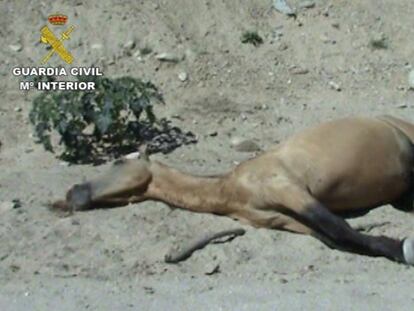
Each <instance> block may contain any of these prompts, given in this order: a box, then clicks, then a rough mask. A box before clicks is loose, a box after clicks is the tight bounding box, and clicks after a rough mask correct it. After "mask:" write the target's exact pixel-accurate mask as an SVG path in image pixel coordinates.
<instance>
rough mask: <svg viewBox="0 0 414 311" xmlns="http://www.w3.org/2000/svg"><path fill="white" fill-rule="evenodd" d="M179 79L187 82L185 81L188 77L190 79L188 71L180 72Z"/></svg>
mask: <svg viewBox="0 0 414 311" xmlns="http://www.w3.org/2000/svg"><path fill="white" fill-rule="evenodd" d="M178 79H179V80H180V81H181V82H185V81H187V79H188V74H187V73H186V72H184V71H183V72H180V73H179V74H178Z"/></svg>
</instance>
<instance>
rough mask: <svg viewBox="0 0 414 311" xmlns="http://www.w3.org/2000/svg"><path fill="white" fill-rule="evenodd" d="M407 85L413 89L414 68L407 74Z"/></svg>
mask: <svg viewBox="0 0 414 311" xmlns="http://www.w3.org/2000/svg"><path fill="white" fill-rule="evenodd" d="M408 85H409V87H410V89H412V90H414V70H411V71H410V73H409V74H408Z"/></svg>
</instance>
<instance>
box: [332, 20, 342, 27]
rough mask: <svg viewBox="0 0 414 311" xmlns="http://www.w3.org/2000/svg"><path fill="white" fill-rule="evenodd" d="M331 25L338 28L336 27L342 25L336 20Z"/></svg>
mask: <svg viewBox="0 0 414 311" xmlns="http://www.w3.org/2000/svg"><path fill="white" fill-rule="evenodd" d="M331 25H332V27H333V28H336V29H339V27H340V24H339V22H336V21H335V22H332V23H331Z"/></svg>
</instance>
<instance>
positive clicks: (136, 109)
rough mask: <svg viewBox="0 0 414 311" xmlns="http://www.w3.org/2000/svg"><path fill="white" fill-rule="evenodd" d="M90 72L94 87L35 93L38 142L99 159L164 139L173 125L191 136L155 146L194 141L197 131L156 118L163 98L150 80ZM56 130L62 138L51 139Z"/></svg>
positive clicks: (86, 159)
mask: <svg viewBox="0 0 414 311" xmlns="http://www.w3.org/2000/svg"><path fill="white" fill-rule="evenodd" d="M87 78H88V81H94V82H95V90H93V91H59V92H42V93H41V94H40V95H38V96H37V97H36V98H35V99H34V101H33V107H32V110H31V111H30V121H31V123H32V124H33V125H34V128H35V135H36V138H37V139H38V141H37V142H39V143H42V144H43V146H44V147H45V149H46V150H48V151H51V152H55V149H56V147H57V144H58V145H63V152H62V153H61V154H60V155H59V157H60V158H62V159H64V160H66V161H69V162H72V163H91V162H95V163H96V162H100V161H103V160H106V159H111V158H114V157H117V156H119V155H121V154H124V153H127V152H131V151H135V150H136V149H137V146H138V145H139V144H141V143H142V142H144V141H148V140H149V141H151V140H152V139H156V140H157V139H158V140H159V136H160V135H161V134H163V133H164V136H165V135H167V136H168V135H169V134H168V133H170V132H171V130H175V132H174V133H175V134H176V136H180V135H181V136H184V137H187V138H188V139H184V138H182V139H181V140H180V141H178V142H176V141H174V140H173V139H170V140H171V143H170V145H168V146H165V144H164V147H162V146H161V147H160V143H158V145H159V146H158V147H159V148H158V149H160V150H154V151H163V152H166V151H171V150H170V149H171V148H174V147H177V146H178V145H179V144H181V143H189V142H194V140H195V137H194V135H192V133H186V134H183V133H182V132H181V130H179V129H178V128H173V127H171V126H170V125H169V122H168V121H167V120H164V119H163V120H157V119H156V117H155V115H154V113H153V103H154V102H155V103H164V100H163V96H162V95H161V93H160V92H159V91H158V89H157V87H156V86H155V85H154V84H152V83H151V82H144V81H142V80H140V79H135V78H132V77H121V78H118V79H109V78H105V77H94V78H91V77H87ZM80 81H82V79H80ZM177 129H178V130H177ZM53 132H56V133H57V134H58V135H59V137H60V141H59V142H58V143H53V141H54V140H53V139H51V135H52V133H53ZM165 133H167V134H165ZM177 133H178V134H177ZM175 140H177V139H175ZM174 142H175V145H174ZM171 144H172V145H171ZM161 145H162V144H161ZM163 148H164V149H163ZM153 149H157V148H153ZM167 149H169V150H167Z"/></svg>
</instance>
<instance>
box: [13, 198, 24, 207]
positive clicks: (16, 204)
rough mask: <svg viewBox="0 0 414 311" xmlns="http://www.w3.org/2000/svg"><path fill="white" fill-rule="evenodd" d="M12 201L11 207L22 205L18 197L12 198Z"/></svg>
mask: <svg viewBox="0 0 414 311" xmlns="http://www.w3.org/2000/svg"><path fill="white" fill-rule="evenodd" d="M12 203H13V208H20V207H22V202H21V201H20V199H13V200H12Z"/></svg>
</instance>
